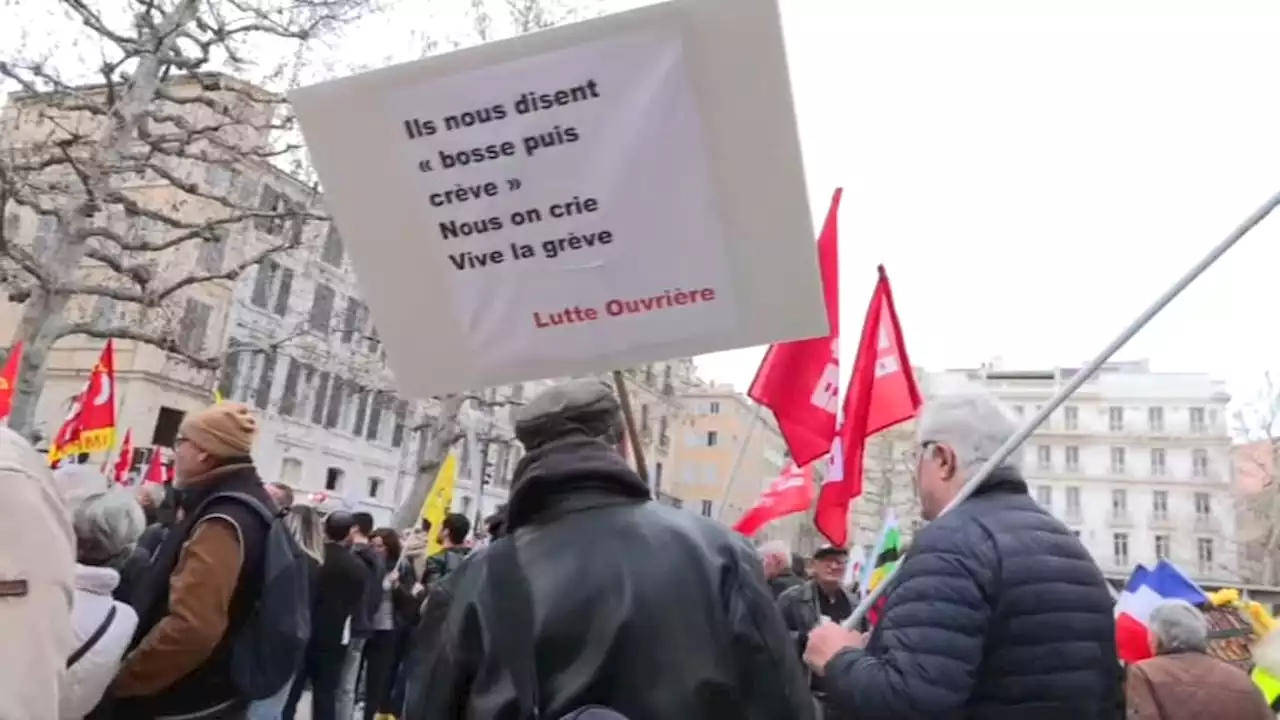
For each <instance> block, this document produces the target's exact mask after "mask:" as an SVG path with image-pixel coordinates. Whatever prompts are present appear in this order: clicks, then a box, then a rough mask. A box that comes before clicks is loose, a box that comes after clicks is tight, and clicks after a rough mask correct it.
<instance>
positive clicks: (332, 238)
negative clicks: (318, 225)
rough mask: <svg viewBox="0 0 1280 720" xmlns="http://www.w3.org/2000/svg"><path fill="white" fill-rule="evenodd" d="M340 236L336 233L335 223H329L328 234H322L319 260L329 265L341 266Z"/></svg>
mask: <svg viewBox="0 0 1280 720" xmlns="http://www.w3.org/2000/svg"><path fill="white" fill-rule="evenodd" d="M342 254H343V250H342V236H341V235H339V234H338V226H337V225H329V234H327V235H325V236H324V249H323V250H321V251H320V262H322V263H324V264H325V265H328V266H329V267H335V268H340V267H342Z"/></svg>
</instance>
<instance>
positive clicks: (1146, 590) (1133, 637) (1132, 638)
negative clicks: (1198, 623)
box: [1116, 560, 1209, 663]
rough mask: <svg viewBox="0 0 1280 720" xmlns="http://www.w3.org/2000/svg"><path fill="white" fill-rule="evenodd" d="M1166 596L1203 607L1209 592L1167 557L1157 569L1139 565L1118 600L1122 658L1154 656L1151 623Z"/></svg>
mask: <svg viewBox="0 0 1280 720" xmlns="http://www.w3.org/2000/svg"><path fill="white" fill-rule="evenodd" d="M1166 600H1186V601H1187V602H1189V603H1191V604H1192V605H1195V606H1197V607H1199V606H1201V605H1204V604H1205V603H1207V602H1208V601H1209V596H1207V595H1205V593H1204V591H1203V590H1201V589H1200V586H1199V585H1196V584H1195V583H1194V582H1192V581H1191V580H1190V579H1189V578H1188V577H1187V576H1186V575H1184V574H1183V573H1182V571H1181V570H1179V569H1178V568H1177V567H1175V566H1174V565H1173V564H1172V563H1170V562H1168V561H1166V560H1161V561H1160V563H1159V564H1158V565H1156V567H1155V569H1154V570H1148V569H1147V568H1145V567H1143V566H1142V565H1139V566H1138V567H1137V568H1135V569H1134V571H1133V574H1132V575H1130V576H1129V582H1128V583H1127V584H1126V585H1125V586H1124V592H1122V593H1120V597H1119V598H1118V599H1117V600H1116V652H1117V654H1119V656H1120V659H1121V660H1123V661H1125V662H1128V663H1131V662H1137V661H1139V660H1146V659H1147V658H1149V657H1151V641H1150V633H1149V632H1148V631H1147V623H1148V621H1149V620H1150V618H1151V611H1152V610H1155V609H1156V607H1157V606H1158V605H1160V603H1162V602H1165V601H1166Z"/></svg>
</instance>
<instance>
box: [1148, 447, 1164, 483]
mask: <svg viewBox="0 0 1280 720" xmlns="http://www.w3.org/2000/svg"><path fill="white" fill-rule="evenodd" d="M1164 460H1165V452H1164V448H1151V476H1152V477H1164V467H1165V466H1164Z"/></svg>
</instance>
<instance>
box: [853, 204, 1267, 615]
mask: <svg viewBox="0 0 1280 720" xmlns="http://www.w3.org/2000/svg"><path fill="white" fill-rule="evenodd" d="M1278 206H1280V193H1276V194H1275V195H1272V196H1271V198H1270V199H1268V200H1267V201H1266V202H1265V203H1263V204H1262V206H1261V207H1259V208H1258V209H1257V210H1254V211H1253V213H1252V214H1251V215H1249V217H1247V218H1245V220H1244V222H1242V223H1240V224H1239V225H1238V226H1237V227H1236V229H1235V230H1232V231H1231V234H1230V235H1227V237H1226V239H1224V240H1223V241H1222V242H1220V243H1218V245H1217V246H1216V247H1214V248H1213V249H1212V250H1210V251H1209V254H1208V255H1205V256H1204V258H1202V259H1201V260H1200V262H1198V263H1196V264H1195V265H1194V266H1193V267H1192V268H1191V269H1190V270H1188V271H1187V272H1186V274H1184V275H1183V276H1182V277H1181V278H1179V279H1178V281H1177V282H1175V283H1174V284H1173V285H1172V286H1171V287H1169V289H1168V290H1165V291H1164V293H1163V294H1162V295H1160V297H1158V298H1156V301H1155V302H1154V303H1152V304H1151V307H1148V308H1147V309H1146V310H1145V311H1143V313H1142V314H1141V315H1139V316H1138V317H1137V319H1136V320H1134V321H1133V322H1132V323H1130V324H1129V327H1127V328H1125V329H1124V331H1123V332H1121V333H1120V335H1119V336H1117V337H1116V339H1115V340H1112V341H1111V342H1110V343H1109V344H1108V345H1107V346H1106V347H1105V348H1103V349H1102V352H1100V353H1098V356H1097V357H1095V358H1094V359H1093V360H1091V361H1090V362H1089V364H1088V365H1086V366H1085V367H1084V368H1083V369H1081V370H1080V371H1079V372H1077V373H1076V374H1075V375H1073V376H1072V377H1071V380H1070V382H1068V383H1067V384H1066V385H1065V386H1063V387H1062V389H1061V390H1059V391H1058V394H1057V395H1054V397H1053V399H1052V400H1050V401H1049V402H1048V403H1046V404H1045V405H1044V407H1042V408H1041V409H1040V411H1039V412H1037V413H1036V414H1035V415H1033V416H1032V417H1031V419H1030V420H1028V421H1027V423H1026V424H1025V425H1023V426H1022V428H1020V429H1019V430H1018V432H1016V433H1014V435H1013V437H1011V438H1009V439H1008V440H1007V441H1006V442H1005V444H1004V445H1001V446H1000V449H999V450H996V452H995V454H993V455H992V456H991V458H990V459H989V460H987V462H986V463H985V464H984V465H983V466H982V467H981V468H980V469H979V470H978V472H977V473H975V474H974V475H973V477H971V478H970V479H969V481H968V482H966V483H965V484H964V486H963V487H961V488H960V491H959V492H958V493H956V496H955V497H954V498H952V500H951V502H949V503H947V506H946V507H945V508H943V510H942V513H941V514H943V515H945V514H946V513H947V512H948V511H949V510H951V509H952V508H954V507H955V506H956V505H959V504H960V503H962V502H964V501H965V499H966V498H968V497H969V496H970V495H972V494H973V492H974V491H975V490H977V489H978V487H979V486H981V485H982V483H983V482H984V481H985V480H986V479H987V476H988V475H990V474H991V472H992V471H993V470H995V469H996V468H997V467H999V466H1000V465H1002V464H1003V463H1004V461H1005V460H1007V459H1009V456H1010V455H1012V454H1013V452H1014V451H1015V450H1017V449H1018V447H1019V446H1020V445H1022V443H1024V442H1025V441H1026V440H1027V438H1029V437H1031V434H1032V433H1034V432H1035V431H1036V430H1037V429H1039V428H1040V426H1041V425H1042V424H1044V421H1045V420H1048V419H1049V416H1050V415H1052V414H1053V413H1054V412H1055V411H1056V410H1057V409H1058V408H1059V407H1060V406H1061V405H1062V403H1064V402H1066V401H1067V398H1068V397H1070V396H1071V394H1072V393H1074V392H1075V391H1076V390H1078V389H1080V386H1082V385H1084V384H1085V383H1086V382H1088V381H1089V379H1090V378H1092V377H1093V376H1094V375H1095V374H1097V372H1098V370H1100V369H1101V368H1102V366H1103V365H1104V364H1106V362H1107V361H1108V360H1110V359H1111V356H1112V355H1115V354H1116V352H1117V351H1119V350H1120V348H1122V347H1124V346H1125V344H1126V343H1128V342H1129V341H1130V340H1132V339H1133V336H1134V335H1137V334H1138V332H1139V331H1140V330H1142V328H1144V327H1146V325H1147V323H1149V322H1151V319H1152V318H1154V317H1155V316H1156V315H1159V314H1160V312H1161V311H1163V310H1164V309H1165V307H1167V306H1168V305H1169V303H1171V302H1173V299H1174V298H1176V297H1178V296H1179V295H1181V294H1182V291H1183V290H1186V289H1187V287H1188V286H1189V285H1191V283H1193V282H1195V280H1196V279H1197V278H1199V277H1200V276H1201V275H1202V274H1204V271H1205V270H1208V269H1209V268H1210V267H1212V266H1213V264H1214V263H1216V262H1217V261H1218V260H1219V259H1220V258H1221V257H1222V256H1223V255H1224V254H1226V252H1227V251H1228V250H1230V249H1231V248H1232V247H1234V246H1235V244H1236V243H1237V242H1239V241H1240V239H1241V238H1243V237H1244V236H1245V235H1248V234H1249V231H1251V230H1253V229H1254V228H1255V227H1257V226H1258V223H1260V222H1262V221H1263V220H1264V219H1265V218H1266V217H1267V216H1268V215H1270V214H1271V212H1272V211H1273V210H1275V209H1276V207H1278ZM905 560H906V558H903V561H900V562H899V563H898V566H897V568H895V570H894V572H893V573H890V574H889V577H886V578H885V579H884V581H883V582H881V583H880V584H879V585H878V586H876V588H875V590H873V591H871V592H870V593H868V594H867V596H866V597H865V598H863V600H862V602H860V603H858V607H857V608H855V609H854V611H853V614H852V615H850V616H849V617H848V619H846V620H845V621H844V623H843V625H844V627H846V628H848V629H852V628H854V627H856V626H857V624H858V623H859V622H861V621H862V618H863V617H865V616H866V614H867V611H869V610H870V609H871V607H872V606H873V605H875V603H876V602H877V601H879V599H880V596H881V595H883V594H884V593H885V591H886V590H887V589H888V587H889V586H890V585H891V584H892V582H891V581H892V580H893V576H894V575H896V574H897V570H898V569H901V568H902V566H903V565H904V564H905Z"/></svg>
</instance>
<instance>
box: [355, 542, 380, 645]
mask: <svg viewBox="0 0 1280 720" xmlns="http://www.w3.org/2000/svg"><path fill="white" fill-rule="evenodd" d="M351 554H352V555H354V556H355V557H356V560H358V561H360V563H361V564H362V565H363V566H364V568H365V572H366V573H367V574H368V577H369V582H368V584H366V585H365V586H364V587H365V595H364V598H363V600H362V601H361V603H360V605H359V606H358V607H357V608H356V612H355V613H354V614H353V615H352V616H351V636H352V637H369V635H370V634H372V633H373V618H374V616H375V615H377V614H378V607H379V606H380V605H382V579H383V578H384V577H386V576H387V564H386V562H385V561H383V559H382V556H381V555H380V554H379V553H378V551H377V550H376V549H374V547H373V546H372V545H369V544H367V543H366V544H360V545H352V546H351Z"/></svg>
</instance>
